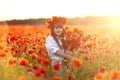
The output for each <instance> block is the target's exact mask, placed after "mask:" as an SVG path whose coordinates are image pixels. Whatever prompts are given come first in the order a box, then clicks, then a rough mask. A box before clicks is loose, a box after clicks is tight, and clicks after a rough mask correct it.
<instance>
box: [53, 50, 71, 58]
mask: <svg viewBox="0 0 120 80" xmlns="http://www.w3.org/2000/svg"><path fill="white" fill-rule="evenodd" d="M55 54H56V55H58V56H60V57H63V58H66V59H69V60H71V59H72V58H73V56H71V55H69V54H64V53H61V52H60V51H59V50H58V51H56V53H55Z"/></svg>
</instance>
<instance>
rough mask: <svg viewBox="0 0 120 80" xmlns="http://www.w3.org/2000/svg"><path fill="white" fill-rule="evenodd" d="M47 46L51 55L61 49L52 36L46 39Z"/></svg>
mask: <svg viewBox="0 0 120 80" xmlns="http://www.w3.org/2000/svg"><path fill="white" fill-rule="evenodd" d="M46 48H47V51H48V54H49V55H50V56H52V55H55V54H54V53H56V51H58V50H60V49H59V47H58V46H57V44H56V42H55V41H54V39H52V38H47V39H46Z"/></svg>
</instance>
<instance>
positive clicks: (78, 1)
mask: <svg viewBox="0 0 120 80" xmlns="http://www.w3.org/2000/svg"><path fill="white" fill-rule="evenodd" d="M118 1H119V0H69V1H68V0H0V20H10V19H26V18H40V17H44V18H46V17H51V16H65V17H85V16H91V15H92V16H109V15H120V9H119V7H120V5H119V2H118Z"/></svg>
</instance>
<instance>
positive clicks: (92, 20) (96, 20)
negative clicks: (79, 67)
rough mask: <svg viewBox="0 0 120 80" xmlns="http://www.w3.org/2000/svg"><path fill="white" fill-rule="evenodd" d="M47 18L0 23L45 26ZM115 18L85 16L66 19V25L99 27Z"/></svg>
mask: <svg viewBox="0 0 120 80" xmlns="http://www.w3.org/2000/svg"><path fill="white" fill-rule="evenodd" d="M48 19H49V18H39V19H23V20H17V19H14V20H6V21H1V22H0V24H2V23H7V24H8V25H45V22H46V20H48ZM115 19H116V17H115V16H86V17H84V18H80V17H74V18H67V24H68V25H99V24H107V23H113V20H115Z"/></svg>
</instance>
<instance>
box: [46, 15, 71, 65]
mask: <svg viewBox="0 0 120 80" xmlns="http://www.w3.org/2000/svg"><path fill="white" fill-rule="evenodd" d="M65 23H66V18H64V17H56V16H53V17H52V19H51V20H48V21H47V24H48V27H49V28H50V31H51V34H50V35H49V36H48V37H47V38H46V48H47V51H48V55H49V57H50V59H51V65H52V66H53V64H54V63H56V62H59V63H60V64H61V63H62V59H63V58H65V59H67V60H71V59H72V58H73V54H72V52H70V51H67V50H66V49H64V47H63V44H64V27H63V25H64V24H65Z"/></svg>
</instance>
